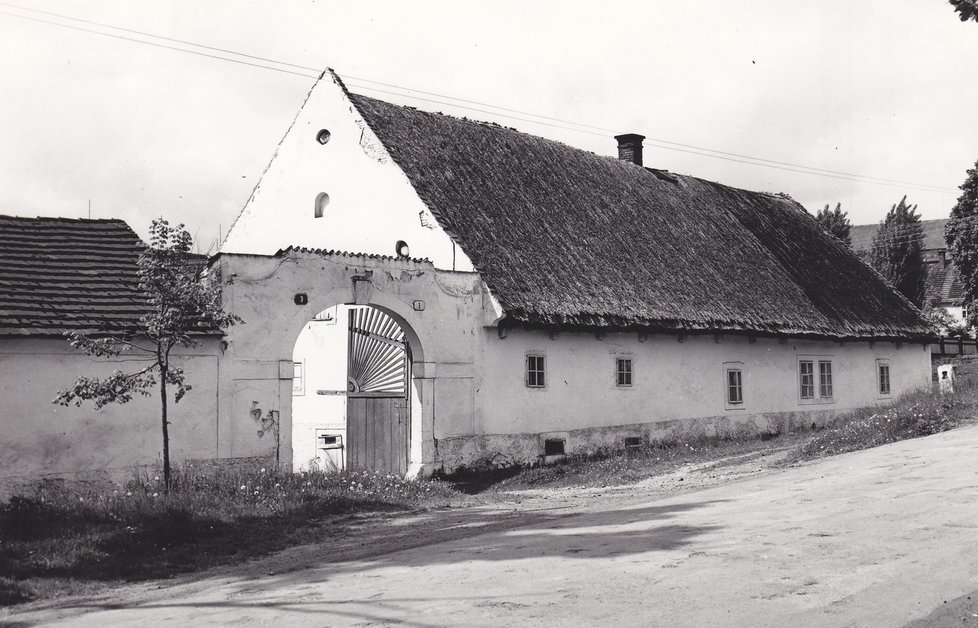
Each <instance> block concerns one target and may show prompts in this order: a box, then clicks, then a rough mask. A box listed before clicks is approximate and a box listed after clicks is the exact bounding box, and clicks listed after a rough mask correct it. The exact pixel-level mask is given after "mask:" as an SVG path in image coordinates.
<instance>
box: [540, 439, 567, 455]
mask: <svg viewBox="0 0 978 628" xmlns="http://www.w3.org/2000/svg"><path fill="white" fill-rule="evenodd" d="M543 455H544V456H563V455H564V439H562V438H548V439H547V440H545V441H543Z"/></svg>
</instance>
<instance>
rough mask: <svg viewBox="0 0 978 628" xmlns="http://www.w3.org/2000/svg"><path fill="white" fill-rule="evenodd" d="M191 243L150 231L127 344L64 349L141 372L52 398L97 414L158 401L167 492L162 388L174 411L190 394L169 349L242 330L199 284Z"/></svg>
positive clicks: (77, 341) (79, 382)
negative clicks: (126, 362)
mask: <svg viewBox="0 0 978 628" xmlns="http://www.w3.org/2000/svg"><path fill="white" fill-rule="evenodd" d="M192 246H193V239H192V238H191V237H190V234H189V233H188V232H187V230H186V229H184V228H183V225H177V226H176V227H171V226H170V225H169V223H167V221H166V220H163V219H162V218H159V219H157V220H154V221H153V223H152V225H150V242H149V246H147V247H146V248H145V249H144V250H143V252H142V253H141V254H140V256H139V280H140V283H139V287H140V289H141V290H142V291H143V292H144V294H145V295H146V298H147V303H148V305H149V309H150V311H149V313H148V314H146V315H145V316H143V317H142V318H140V320H139V325H138V328H137V329H135V330H132V331H131V333H130V334H128V335H126V336H120V335H118V334H117V333H116V334H111V333H108V332H107V331H105V332H101V333H96V334H79V333H71V334H69V336H68V339H69V343H70V345H71V346H72V347H73V348H75V349H77V350H80V351H84V352H85V353H87V354H88V355H91V356H95V357H107V358H114V357H119V356H121V355H123V354H126V355H127V356H128V355H133V356H136V357H137V359H138V360H139V362H137V363H140V362H141V363H142V364H143V366H142V368H140V369H138V370H136V371H133V372H129V373H126V372H123V371H121V370H116V371H114V372H113V373H112V374H111V375H109V376H108V377H102V378H99V377H88V376H81V377H78V378H77V379H76V380H75V383H74V384H73V385H72V386H71V387H70V388H67V389H65V390H62V391H61V392H59V393H58V396H57V397H55V399H54V402H55V403H58V404H61V405H65V406H67V405H70V404H74V405H76V406H80V405H82V403H83V402H86V401H91V402H92V403H93V404H94V406H95V408H96V409H98V408H101V407H103V406H105V405H107V404H110V403H127V402H129V401H132V399H133V397H134V396H135V395H142V396H146V397H148V396H150V395H151V394H152V393H153V390H154V389H158V390H159V394H160V413H161V420H162V429H163V474H164V478H165V483H166V486H167V488H169V486H170V441H169V432H168V430H167V426H168V425H169V422H168V420H167V402H168V393H167V387H168V386H172V387H173V388H174V395H173V400H174V403H176V402H179V401H180V400H181V399H182V398H183V396H184V395H186V394H187V392H189V391H190V390H191V388H192V386H191V385H190V384H189V383H188V382H187V380H186V377H185V375H184V372H183V369H181V368H179V367H177V366H174V365H172V364H171V361H170V360H171V357H170V353H171V351H172V350H173V348H174V347H176V346H177V345H181V346H183V347H195V346H198V345H199V344H200V342H199V341H198V340H197V337H198V335H199V334H200V333H202V332H214V331H218V330H220V329H223V328H226V327H230V326H232V325H235V324H237V323H240V322H241V319H240V318H239V317H237V316H236V315H234V314H228V313H227V312H225V311H224V309H223V307H222V305H221V290H220V286H219V284H218V282H217V281H213V280H212V281H205V280H202V279H201V277H200V264H199V263H198V262H197V261H196V260H194V258H193V256H192V255H191V248H192Z"/></svg>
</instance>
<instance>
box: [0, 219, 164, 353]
mask: <svg viewBox="0 0 978 628" xmlns="http://www.w3.org/2000/svg"><path fill="white" fill-rule="evenodd" d="M142 246H143V244H142V242H141V241H140V239H139V237H138V236H137V235H136V234H135V233H134V232H133V230H132V229H130V228H129V225H127V224H126V223H125V222H123V221H122V220H83V219H70V218H16V217H12V216H0V335H61V334H63V333H64V332H67V331H94V330H99V329H100V330H113V331H116V330H117V331H120V332H125V331H129V330H132V329H133V328H134V327H135V324H136V323H137V321H138V320H139V318H140V317H141V316H143V315H144V314H146V313H147V312H148V309H147V305H146V303H145V299H144V298H143V297H142V293H141V291H140V289H139V276H138V274H137V260H138V259H139V253H140V250H141V248H142Z"/></svg>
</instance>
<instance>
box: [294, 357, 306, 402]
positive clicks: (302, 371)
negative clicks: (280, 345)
mask: <svg viewBox="0 0 978 628" xmlns="http://www.w3.org/2000/svg"><path fill="white" fill-rule="evenodd" d="M296 370H298V371H299V377H296V376H295V373H296ZM296 380H299V385H298V387H297V386H296V385H295V383H296ZM305 394H306V361H305V360H292V396H293V397H302V396H305Z"/></svg>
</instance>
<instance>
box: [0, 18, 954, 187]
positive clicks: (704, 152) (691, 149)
mask: <svg viewBox="0 0 978 628" xmlns="http://www.w3.org/2000/svg"><path fill="white" fill-rule="evenodd" d="M0 6H5V7H9V8H14V9H18V10H21V11H28V12H33V13H37V14H42V15H46V16H50V17H56V18H59V19H63V20H70V21H75V22H79V23H84V24H90V25H93V26H98V27H101V28H109V29H113V30H118V31H121V32H127V33H132V34H136V35H140V36H143V37H152V38H154V39H160V40H163V41H169V42H173V43H179V44H183V45H185V46H194V47H197V48H202V49H204V50H211V51H214V52H221V53H225V54H230V55H235V56H239V57H243V58H245V59H252V60H253V61H262V62H265V63H255V62H251V61H243V60H241V59H233V58H229V57H226V56H221V55H217V54H209V53H204V52H200V51H197V50H189V49H187V48H181V47H177V46H169V45H166V44H160V43H158V42H152V41H146V40H144V39H137V38H134V37H127V36H124V35H118V34H115V33H108V32H105V31H101V30H96V29H90V28H84V27H80V26H73V25H71V24H64V23H61V22H56V21H52V20H46V19H42V18H37V17H32V16H29V15H21V14H18V13H11V12H8V11H2V10H0V14H3V15H7V16H10V17H16V18H21V19H25V20H30V21H34V22H39V23H43V24H48V25H52V26H59V27H62V28H67V29H71V30H76V31H81V32H86V33H90V34H94V35H102V36H105V37H111V38H115V39H119V40H123V41H128V42H131V43H141V44H146V45H149V46H154V47H157V48H163V49H167V50H172V51H176V52H186V53H189V54H193V55H198V56H202V57H207V58H211V59H216V60H221V61H229V62H232V63H237V64H240V65H245V66H250V67H256V68H261V69H267V70H273V71H277V72H281V73H285V74H292V75H296V76H302V77H305V78H313V79H315V78H318V76H319V75H320V73H321V71H320V69H318V68H315V67H311V66H306V65H301V64H296V63H290V62H286V61H280V60H277V59H271V58H269V57H261V56H258V55H251V54H247V53H243V52H238V51H235V50H231V49H228V48H220V47H216V46H209V45H206V44H200V43H197V42H192V41H188V40H184V39H177V38H173V37H166V36H163V35H156V34H154V33H149V32H146V31H140V30H136V29H129V28H124V27H120V26H114V25H112V24H107V23H104V22H97V21H94V20H86V19H82V18H78V17H74V16H70V15H64V14H61V13H55V12H51V11H43V10H40V9H33V8H30V7H24V6H21V5H17V4H13V3H9V2H2V1H0ZM268 63H271V64H276V65H278V66H286V67H291V68H297V69H300V70H306V71H309V72H312V73H314V74H306V73H305V72H296V71H294V70H288V69H285V68H282V67H275V66H271V65H267V64H268ZM337 74H338V75H339V76H340V77H341V78H343V79H344V81H347V80H350V81H353V82H355V83H367V85H363V84H351V87H354V88H356V89H359V90H366V91H372V92H376V93H382V94H387V95H393V96H398V97H401V98H408V99H412V100H417V101H420V102H429V103H433V104H439V105H444V106H448V107H456V108H459V109H464V110H468V111H474V112H477V113H483V114H486V115H490V116H496V117H501V118H506V119H511V120H517V121H521V122H526V123H529V124H536V125H542V126H548V127H553V128H560V129H564V130H568V131H574V132H578V133H586V134H589V135H595V136H600V137H606V135H605V133H616V131H614V130H613V129H608V128H605V127H599V126H594V125H589V124H583V123H578V122H573V121H569V120H564V119H561V118H556V117H552V116H545V115H541V114H535V113H532V112H527V111H522V110H519V109H512V108H508V107H502V106H499V105H493V104H490V103H484V102H481V101H477V100H471V99H466V98H460V97H456V96H450V95H447V94H440V93H438V92H431V91H425V90H420V89H415V88H411V87H404V86H401V85H397V84H394V83H386V82H383V81H376V80H373V79H368V78H364V77H358V76H354V75H348V74H345V73H340V72H338V73H337ZM370 85H380V86H383V87H389V88H392V89H397V90H402V92H403V91H407V92H413V93H415V94H425V95H427V96H435V97H436V98H441V99H447V100H451V101H455V102H445V100H438V99H436V98H425V97H422V96H414V95H412V94H408V93H402V92H392V91H389V90H384V89H379V88H377V87H371V86H370ZM457 103H468V104H469V105H478V106H479V107H483V108H476V107H470V106H467V105H462V104H457ZM485 107H488V108H489V109H485ZM490 109H493V110H496V111H491V110H490ZM500 111H505V112H509V113H511V114H519V116H516V115H507V114H504V113H499V112H500ZM521 116H522V117H521ZM526 116H529V117H526ZM533 118H536V119H533ZM543 120H549V121H550V122H544V121H543ZM568 125H573V126H568ZM587 129H592V130H587ZM597 131H603V133H598V132H597ZM646 141H648V142H649V143H650V145H651V146H654V147H656V148H661V149H665V150H671V151H675V152H681V153H687V154H692V155H697V156H701V157H709V158H713V159H721V160H724V161H730V162H734V163H740V164H745V165H752V166H761V167H765V168H772V169H776V170H782V171H786V172H793V173H797V174H809V175H815V176H823V177H828V178H834V179H839V180H843V181H850V182H854V183H870V184H874V185H885V186H889V187H898V188H900V187H903V188H909V189H915V190H918V191H923V192H934V193H942V192H952V191H954V190H953V189H952V188H948V187H943V186H936V185H930V184H924V183H914V182H909V181H901V180H898V179H886V178H881V177H874V176H870V175H861V174H858V173H851V172H844V171H838V170H830V169H825V168H818V167H815V166H806V165H803V164H795V163H791V162H784V161H778V160H773V159H766V158H762V157H754V156H751V155H745V154H742V153H734V152H729V151H722V150H718V149H712V148H703V147H699V146H695V145H692V144H685V143H682V142H674V141H671V140H665V139H661V138H654V137H646Z"/></svg>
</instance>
